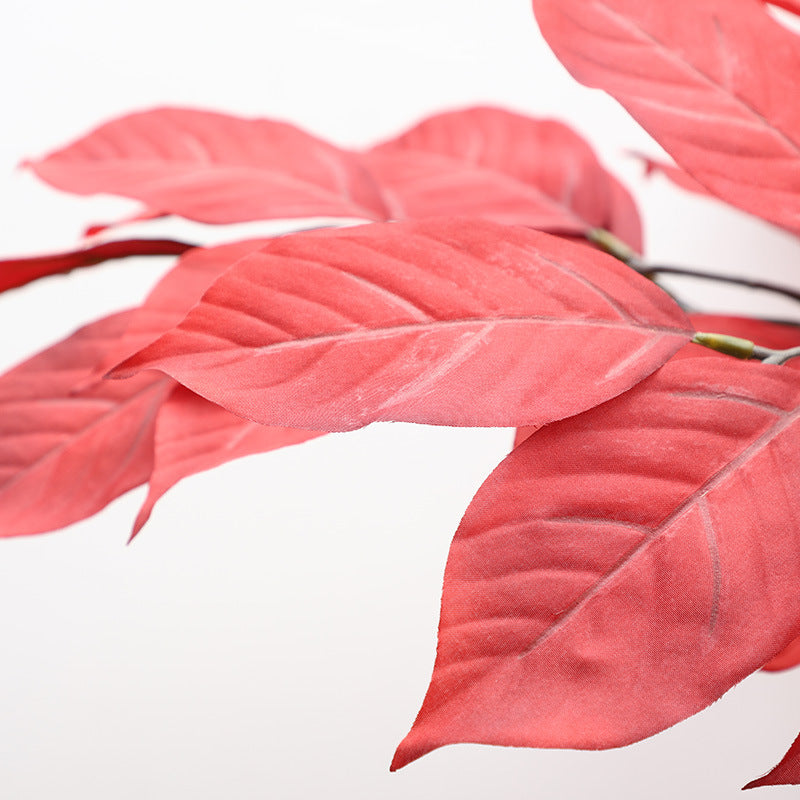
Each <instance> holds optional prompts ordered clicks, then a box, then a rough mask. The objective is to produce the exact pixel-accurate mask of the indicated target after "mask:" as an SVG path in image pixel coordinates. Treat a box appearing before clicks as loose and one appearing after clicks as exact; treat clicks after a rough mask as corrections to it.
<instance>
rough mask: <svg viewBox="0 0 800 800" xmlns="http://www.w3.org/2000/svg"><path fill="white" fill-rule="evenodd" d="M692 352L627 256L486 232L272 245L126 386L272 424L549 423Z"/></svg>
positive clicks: (669, 307)
mask: <svg viewBox="0 0 800 800" xmlns="http://www.w3.org/2000/svg"><path fill="white" fill-rule="evenodd" d="M688 338H689V322H688V319H687V318H686V316H685V315H684V314H683V312H682V311H681V310H680V309H679V307H678V306H677V305H676V304H675V303H674V302H673V301H672V300H671V299H670V298H669V297H668V296H667V295H666V294H665V293H664V292H662V291H661V290H660V289H658V288H657V287H656V286H654V285H653V284H652V283H651V282H649V281H647V280H646V279H644V278H641V277H640V276H638V275H636V274H635V273H634V272H633V271H632V270H630V269H628V268H627V267H625V266H624V265H623V264H621V263H620V262H618V261H616V260H615V259H613V258H611V257H609V256H607V255H605V254H603V253H599V252H597V251H594V250H591V249H590V248H587V247H583V246H579V245H574V244H571V243H569V242H566V241H563V240H561V239H558V238H557V237H553V236H549V235H548V234H545V233H540V232H537V231H532V230H529V229H526V228H522V227H505V226H501V225H497V224H495V223H490V222H485V221H480V220H475V219H450V220H429V221H426V222H405V223H391V224H386V223H384V224H374V225H366V226H362V227H357V228H346V229H340V230H324V231H315V232H312V233H302V234H295V235H290V236H284V237H281V238H278V239H274V240H272V241H271V242H270V243H269V244H267V245H266V246H265V247H264V248H262V249H261V251H259V252H257V253H253V254H252V255H249V256H246V257H245V258H243V259H241V260H239V261H238V263H236V264H235V265H234V266H233V267H231V268H230V269H229V270H228V271H227V272H226V273H225V274H224V275H223V276H222V277H221V278H220V279H219V280H218V281H217V282H216V283H215V284H214V285H213V286H212V287H211V288H210V289H209V291H208V292H206V294H205V295H204V296H203V299H202V300H201V301H200V303H199V304H198V305H197V306H195V308H194V309H193V310H192V311H191V312H189V314H188V315H187V317H186V319H184V321H183V322H182V323H181V324H180V325H179V326H178V327H177V328H175V329H174V330H172V331H170V332H169V333H167V334H165V335H164V336H163V337H162V338H161V339H159V340H158V341H157V342H154V343H153V344H152V345H150V346H149V347H147V348H145V349H144V350H143V351H142V352H140V353H138V354H137V355H135V356H133V357H132V358H130V359H129V360H128V361H126V362H124V363H123V364H122V365H121V367H120V368H119V370H118V371H117V374H119V375H124V374H129V373H131V372H133V371H136V370H140V369H152V368H156V369H161V370H164V371H165V372H167V373H168V374H170V375H172V376H174V377H175V378H176V379H177V380H179V381H180V382H181V383H183V384H184V385H186V386H188V387H189V388H190V389H192V390H193V391H195V392H197V393H198V394H200V395H202V396H203V397H206V398H208V399H210V400H212V401H213V402H215V403H218V404H219V405H221V406H223V407H224V408H227V409H228V410H230V411H233V412H234V413H236V414H239V415H240V416H243V417H247V418H249V419H252V420H254V421H256V422H260V423H262V424H265V425H274V426H280V427H284V426H285V427H295V428H309V429H319V430H350V429H353V428H357V427H359V426H362V425H366V424H368V423H370V422H374V421H378V420H400V421H409V422H426V423H432V424H442V425H478V426H484V425H486V426H491V425H497V426H504V427H505V426H517V425H538V424H543V423H544V422H548V421H552V420H553V419H558V418H560V417H564V416H568V415H570V414H575V413H578V412H579V411H582V410H584V409H586V408H589V407H591V406H593V405H596V404H597V403H600V402H603V401H604V400H606V399H608V398H610V397H613V396H614V395H616V394H618V393H619V392H623V391H625V390H626V389H628V388H629V387H630V386H632V385H633V384H635V383H637V382H638V381H639V380H641V379H642V378H643V377H644V376H645V375H647V374H649V373H650V372H652V371H653V370H654V369H656V368H657V367H658V366H659V365H660V364H662V363H663V362H664V361H665V360H666V359H667V358H669V356H670V355H671V354H672V353H673V352H675V350H677V349H678V348H679V347H680V346H681V344H682V343H684V342H685V341H686V340H687V339H688Z"/></svg>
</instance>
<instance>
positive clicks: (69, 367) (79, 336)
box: [0, 313, 174, 536]
mask: <svg viewBox="0 0 800 800" xmlns="http://www.w3.org/2000/svg"><path fill="white" fill-rule="evenodd" d="M127 316H128V315H127V313H121V314H115V315H113V316H111V317H107V318H105V319H103V320H100V321H99V322H95V323H93V324H91V325H88V326H86V327H85V328H81V329H80V330H79V331H77V332H76V333H74V334H73V335H72V336H70V337H68V338H67V339H64V340H63V341H61V342H59V343H58V344H56V345H54V346H53V347H50V348H49V349H47V350H44V351H43V352H41V353H39V354H38V355H36V356H34V357H33V358H31V359H29V360H28V361H26V362H24V363H23V364H20V365H19V366H18V367H16V368H15V369H12V370H11V371H10V372H7V373H6V374H5V375H3V376H0V536H21V535H26V534H33V533H42V532H45V531H50V530H55V529H57V528H62V527H64V526H65V525H69V524H71V523H73V522H76V521H78V520H80V519H83V518H84V517H88V516H91V515H92V514H94V513H96V512H97V511H99V510H100V509H101V508H103V507H104V506H105V505H107V504H108V503H109V502H110V501H111V500H113V499H114V498H116V497H118V496H119V495H121V494H123V493H125V492H127V491H128V490H129V489H132V488H133V487H135V486H138V485H139V484H141V483H143V482H144V481H146V480H147V479H148V478H149V476H150V471H151V469H152V465H153V428H154V424H155V418H156V413H157V411H158V408H159V406H160V405H161V402H162V400H163V399H164V397H165V396H166V395H167V394H168V392H169V391H170V389H171V387H172V386H173V385H174V384H173V382H172V381H171V380H170V379H169V378H166V377H164V376H163V375H160V374H158V373H152V372H151V373H143V374H141V375H137V376H135V377H134V378H133V379H131V380H125V381H94V382H91V383H90V384H88V385H86V386H84V387H83V388H80V389H76V388H75V387H76V386H78V385H80V384H82V383H84V382H85V379H86V377H87V376H88V375H89V374H90V373H91V372H92V370H93V369H94V367H95V365H96V363H97V361H98V360H99V359H100V358H102V357H103V355H104V354H105V353H106V352H107V351H108V349H109V348H110V347H113V346H114V344H115V343H116V341H117V338H118V336H119V335H120V333H121V332H122V331H123V330H124V329H125V327H126V325H127Z"/></svg>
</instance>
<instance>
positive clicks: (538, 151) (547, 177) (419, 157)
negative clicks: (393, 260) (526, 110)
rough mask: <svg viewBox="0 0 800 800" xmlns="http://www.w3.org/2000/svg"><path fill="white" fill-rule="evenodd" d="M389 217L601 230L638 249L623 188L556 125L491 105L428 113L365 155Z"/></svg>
mask: <svg viewBox="0 0 800 800" xmlns="http://www.w3.org/2000/svg"><path fill="white" fill-rule="evenodd" d="M367 163H368V165H369V167H370V168H371V170H372V171H373V173H374V174H375V175H376V177H377V178H378V181H379V182H380V184H381V186H382V187H383V189H384V194H385V197H386V200H387V203H388V204H389V206H390V210H391V212H392V216H393V217H395V218H398V219H402V218H419V217H433V216H442V215H444V214H464V215H474V216H479V217H483V218H484V219H490V220H493V221H495V222H501V223H508V224H520V225H529V226H531V227H533V228H539V229H540V230H547V231H551V232H559V233H573V234H583V233H584V232H585V231H586V230H587V229H588V228H592V227H601V228H608V229H609V230H611V231H612V232H613V233H615V234H616V235H617V236H619V237H620V238H621V239H624V240H625V241H626V242H627V243H628V244H629V245H630V246H631V247H633V248H634V249H635V250H637V251H638V252H641V249H642V237H641V223H640V221H639V215H638V212H637V210H636V207H635V205H634V203H633V200H632V199H631V196H630V194H629V193H628V192H627V190H626V189H625V188H624V187H623V186H622V184H620V183H619V181H617V180H616V179H615V178H614V177H613V176H611V175H610V174H609V173H608V172H607V171H606V170H605V169H603V167H602V166H601V165H600V162H599V161H598V160H597V157H596V156H595V154H594V153H593V152H592V149H591V148H590V147H589V145H588V144H587V143H586V142H585V141H584V140H583V139H582V138H581V137H580V136H578V134H577V133H575V132H574V131H573V130H571V129H570V128H568V127H567V126H566V125H564V124H562V123H560V122H556V121H555V120H549V119H532V118H530V117H524V116H521V115H519V114H513V113H511V112H509V111H503V110H501V109H498V108H485V107H477V108H469V109H464V110H462V111H452V112H448V113H445V114H437V115H436V116H433V117H429V118H428V119H426V120H424V121H423V122H421V123H419V124H418V125H416V126H415V127H413V128H411V130H409V131H406V132H405V133H403V134H402V135H400V136H398V137H397V138H396V139H392V140H391V141H388V142H385V143H384V144H381V145H379V146H377V147H375V148H373V149H372V150H371V151H369V153H367Z"/></svg>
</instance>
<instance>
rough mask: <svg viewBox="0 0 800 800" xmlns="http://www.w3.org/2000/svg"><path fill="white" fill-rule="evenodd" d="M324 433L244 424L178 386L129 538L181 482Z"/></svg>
mask: <svg viewBox="0 0 800 800" xmlns="http://www.w3.org/2000/svg"><path fill="white" fill-rule="evenodd" d="M320 435H322V434H321V432H320V431H302V430H297V429H294V428H269V427H266V426H264V425H259V424H257V423H255V422H250V421H248V420H244V419H242V418H241V417H237V416H234V415H233V414H231V413H230V412H228V411H225V410H224V409H222V408H220V407H219V406H217V405H215V404H214V403H210V402H209V401H208V400H205V399H203V398H202V397H199V396H198V395H196V394H195V393H194V392H190V391H189V390H188V389H186V388H184V387H183V386H177V387H176V388H175V390H174V391H173V393H172V394H171V395H170V397H169V399H168V400H167V401H166V402H165V403H164V405H163V406H162V407H161V410H160V411H159V414H158V419H157V421H156V432H155V464H154V467H153V474H152V476H151V478H150V490H149V492H148V495H147V498H146V499H145V501H144V504H143V505H142V508H141V510H140V511H139V515H138V516H137V517H136V522H135V524H134V527H133V534H132V535H131V538H133V537H134V536H135V535H136V534H137V533H138V532H139V531H140V530H141V528H142V526H143V525H144V524H145V522H147V520H148V518H149V517H150V513H151V512H152V510H153V506H154V505H155V503H156V502H157V501H158V499H159V498H160V497H161V496H162V495H163V494H164V493H165V492H166V491H167V490H168V489H170V488H171V487H172V486H174V485H175V484H176V483H177V482H178V481H180V480H182V479H183V478H185V477H187V476H189V475H194V474H195V473H198V472H203V471H204V470H208V469H212V468H213V467H217V466H219V465H221V464H224V463H226V462H228V461H232V460H233V459H235V458H241V457H242V456H248V455H252V454H254V453H264V452H267V451H269V450H277V449H278V448H279V447H287V446H289V445H293V444H299V443H300V442H305V441H307V440H308V439H313V438H314V437H315V436H320Z"/></svg>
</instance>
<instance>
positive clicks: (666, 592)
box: [393, 358, 800, 769]
mask: <svg viewBox="0 0 800 800" xmlns="http://www.w3.org/2000/svg"><path fill="white" fill-rule="evenodd" d="M798 419H800V383H798V380H797V374H796V373H795V372H794V371H793V370H787V369H785V368H783V367H775V366H769V365H763V364H760V363H753V362H742V361H738V360H736V359H733V358H727V359H691V360H689V359H687V360H679V361H673V362H670V363H669V364H666V365H665V366H664V367H663V368H662V369H660V370H659V371H658V372H656V373H655V374H654V375H652V376H651V377H650V378H648V379H647V380H645V381H643V382H642V383H640V384H639V385H638V386H636V387H634V388H633V389H631V390H630V391H629V392H627V393H625V394H623V395H621V396H619V397H617V398H615V399H613V400H611V401H609V402H608V403H605V404H604V405H602V406H599V407H597V408H594V409H592V410H590V411H587V412H586V413H584V414H581V415H578V416H575V417H572V418H570V419H568V420H563V421H562V422H557V423H554V424H552V425H549V426H547V427H545V428H543V429H542V430H540V431H538V432H536V433H535V434H534V435H533V436H531V437H530V438H528V439H527V440H525V441H524V442H523V443H522V444H521V445H520V446H519V447H517V448H516V449H515V450H513V451H512V452H511V453H510V454H509V455H508V456H507V457H506V459H505V460H504V461H503V462H502V463H501V464H500V465H499V466H498V467H497V469H495V471H494V472H493V473H492V474H491V475H490V476H489V478H488V479H487V480H486V482H485V483H484V484H483V486H482V487H481V488H480V489H479V490H478V492H477V494H476V495H475V498H474V500H473V501H472V503H471V505H470V506H469V508H468V509H467V512H466V514H465V516H464V519H463V520H462V522H461V525H460V527H459V529H458V532H457V533H456V536H455V538H454V540H453V544H452V547H451V550H450V556H449V559H448V563H447V569H446V572H445V581H444V595H443V598H442V615H441V623H440V628H439V645H438V651H437V656H436V665H435V667H434V672H433V678H432V681H431V686H430V688H429V689H428V693H427V696H426V698H425V702H424V703H423V706H422V709H421V711H420V712H419V715H418V717H417V720H416V722H415V723H414V727H413V728H412V730H411V732H410V733H409V734H408V736H407V737H406V739H405V740H404V741H403V742H402V744H401V745H400V747H399V749H398V751H397V754H396V755H395V760H394V764H393V768H395V769H396V768H398V767H401V766H403V765H405V764H407V763H409V762H410V761H413V760H414V759H416V758H419V757H420V756H422V755H424V754H425V753H427V752H429V751H431V750H433V749H435V748H437V747H440V746H442V745H445V744H449V743H454V742H482V743H487V744H502V745H517V746H528V747H569V748H585V749H597V748H607V747H619V746H622V745H626V744H630V743H631V742H635V741H638V740H640V739H643V738H645V737H647V736H651V735H653V734H655V733H657V732H658V731H661V730H664V729H665V728H667V727H669V726H671V725H674V724H675V723H677V722H679V721H680V720H682V719H685V718H686V717H688V716H690V715H691V714H694V713H696V712H697V711H700V710H701V709H703V708H705V707H706V706H707V705H709V704H710V703H711V702H713V701H714V700H715V699H717V698H718V697H720V695H722V694H723V693H724V692H725V691H727V690H728V689H729V688H730V687H731V686H733V685H734V684H735V683H737V682H738V681H740V680H742V679H743V678H744V677H745V676H746V675H748V674H749V673H751V672H753V671H754V670H756V669H758V668H759V667H760V666H761V665H762V664H763V663H764V662H765V661H766V660H767V659H769V658H770V657H771V656H773V655H774V654H775V653H777V652H778V651H779V650H781V649H782V648H783V647H785V646H786V644H787V643H788V642H789V641H790V640H791V639H792V638H793V637H795V636H797V635H798V633H800V624H798V620H800V561H798V559H797V558H795V557H794V556H793V554H794V553H796V552H797V551H798V548H800V539H798V528H799V527H800V424H798Z"/></svg>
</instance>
